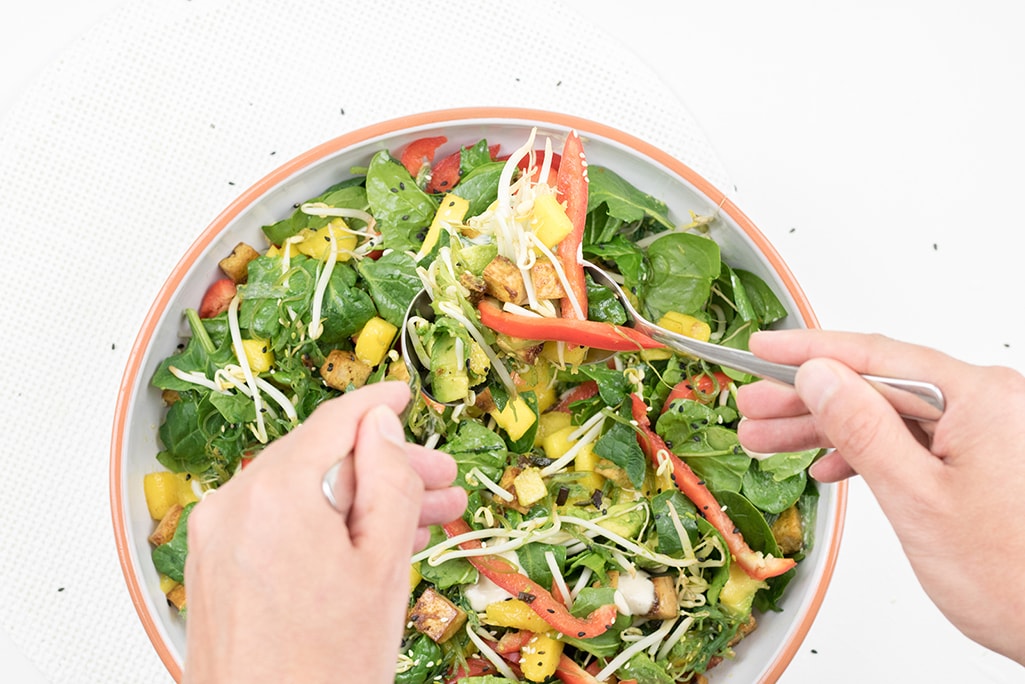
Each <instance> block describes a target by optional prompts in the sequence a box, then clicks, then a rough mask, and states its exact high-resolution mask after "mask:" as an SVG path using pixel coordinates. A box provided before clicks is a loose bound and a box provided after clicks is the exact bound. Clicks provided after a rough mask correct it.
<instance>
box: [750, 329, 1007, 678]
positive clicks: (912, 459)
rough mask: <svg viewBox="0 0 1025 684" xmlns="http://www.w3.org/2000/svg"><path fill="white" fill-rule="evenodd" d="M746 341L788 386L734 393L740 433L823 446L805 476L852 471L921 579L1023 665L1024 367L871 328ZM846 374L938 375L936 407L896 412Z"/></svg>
mask: <svg viewBox="0 0 1025 684" xmlns="http://www.w3.org/2000/svg"><path fill="white" fill-rule="evenodd" d="M750 348H751V351H753V352H754V353H755V354H757V355H758V356H761V357H763V358H765V359H768V360H771V361H777V362H781V363H790V364H795V365H800V366H801V368H800V370H799V371H798V373H797V379H796V382H795V387H793V388H791V387H787V386H784V385H780V384H776V383H773V382H769V381H762V382H757V383H752V384H750V385H746V386H744V387H742V388H741V389H740V390H739V395H738V397H737V404H738V407H739V409H740V411H741V413H742V414H743V415H744V416H745V418H744V420H743V421H742V422H741V425H740V429H739V437H740V440H741V443H742V444H743V445H744V446H745V448H749V449H751V450H752V451H757V452H766V453H771V452H782V451H796V450H802V449H809V448H815V447H831V448H834V450H833V451H831V452H829V453H828V454H827V455H826V456H824V457H823V458H821V459H820V460H819V461H818V462H817V463H815V464H814V466H813V467H812V470H811V474H812V475H813V476H814V477H815V478H816V479H818V480H820V481H824V482H833V481H837V480H841V479H843V478H845V477H848V476H850V475H852V474H859V475H861V477H862V478H863V479H864V480H865V482H866V484H867V485H868V486H869V488H870V489H871V490H872V492H873V494H874V495H875V497H876V500H877V501H878V502H879V505H880V507H881V508H882V510H883V512H884V514H885V515H886V517H887V518H888V519H889V521H890V524H891V525H892V526H893V528H894V531H895V532H896V534H897V537H898V538H899V539H900V541H901V544H902V545H903V548H904V551H905V553H906V554H907V556H908V560H909V561H910V563H911V566H912V568H913V569H914V571H915V574H916V575H917V577H918V580H919V582H921V584H922V587H923V588H924V589H925V591H926V592H927V593H928V595H929V596H930V598H931V599H932V600H933V602H935V603H936V605H937V607H939V609H940V610H941V611H942V612H943V613H944V615H946V616H947V618H948V619H949V620H950V621H951V622H952V623H953V624H954V625H955V626H957V627H958V628H959V629H960V630H961V631H962V632H963V633H964V634H966V635H967V636H968V637H970V638H971V639H973V640H975V641H977V642H979V643H981V644H982V645H984V646H986V647H988V648H991V649H993V650H995V651H997V652H999V653H1002V654H1004V655H1006V656H1008V657H1011V658H1013V659H1015V660H1017V661H1018V662H1019V663H1022V664H1023V665H1025V596H1023V594H1022V592H1021V591H1020V588H1021V587H1022V586H1025V535H1022V534H1018V533H1015V532H1012V530H1011V529H1010V528H1011V527H1012V526H1014V525H1017V524H1018V521H1020V520H1022V519H1025V378H1023V377H1022V375H1021V374H1019V373H1017V372H1015V371H1013V370H1011V369H1007V368H999V367H981V366H975V365H971V364H968V363H964V362H962V361H959V360H956V359H953V358H951V357H949V356H947V355H945V354H943V353H941V352H939V351H936V350H934V349H929V348H926V347H920V346H915V345H911V344H906V343H902V342H898V341H895V340H891V339H888V338H885V337H882V336H879V335H861V334H854V333H836V332H826V331H821V330H788V331H778V332H770V333H758V334H756V335H754V336H752V338H751V343H750ZM857 373H871V374H875V375H889V376H895V377H906V378H912V379H916V380H924V381H929V382H932V383H935V384H936V385H938V386H939V387H940V389H941V390H942V391H943V393H944V395H945V398H946V411H945V413H944V414H943V416H942V417H941V418H940V419H939V420H938V421H937V422H936V423H934V424H925V425H921V424H918V423H912V422H906V421H904V420H903V419H902V418H901V417H900V416H899V415H898V414H897V412H896V411H895V410H894V409H893V407H892V406H891V405H890V404H889V403H888V402H887V401H886V400H885V399H883V397H882V396H881V395H880V394H879V393H878V392H876V391H875V390H874V389H872V387H871V386H870V385H869V384H868V383H867V382H865V381H864V379H862V378H861V377H860V376H859V375H858V374H857Z"/></svg>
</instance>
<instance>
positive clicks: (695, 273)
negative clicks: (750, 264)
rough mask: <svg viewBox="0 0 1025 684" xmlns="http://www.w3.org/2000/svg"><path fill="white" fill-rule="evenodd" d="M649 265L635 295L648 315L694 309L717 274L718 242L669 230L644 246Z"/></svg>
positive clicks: (704, 297) (718, 265)
mask: <svg viewBox="0 0 1025 684" xmlns="http://www.w3.org/2000/svg"><path fill="white" fill-rule="evenodd" d="M648 262H649V263H650V264H651V268H650V271H649V272H648V276H647V279H646V280H645V282H644V283H642V285H641V287H640V291H639V292H638V296H639V297H640V300H641V302H642V303H643V305H644V308H645V310H646V311H647V313H648V316H649V317H650V318H651V319H652V320H656V321H657V320H658V319H659V318H661V317H662V316H663V315H665V314H666V313H667V312H669V311H676V312H679V313H684V314H693V313H695V312H698V311H699V310H700V309H701V308H702V307H703V306H704V305H705V302H707V301H708V297H709V295H710V294H711V290H712V283H713V282H714V281H715V279H716V278H718V277H719V268H720V265H721V263H722V262H721V261H720V256H719V245H717V244H716V243H715V242H714V241H713V240H711V239H709V238H706V237H702V236H700V235H694V234H693V233H670V234H668V235H665V236H663V237H660V238H658V239H657V240H655V241H654V242H652V243H651V245H650V246H649V247H648Z"/></svg>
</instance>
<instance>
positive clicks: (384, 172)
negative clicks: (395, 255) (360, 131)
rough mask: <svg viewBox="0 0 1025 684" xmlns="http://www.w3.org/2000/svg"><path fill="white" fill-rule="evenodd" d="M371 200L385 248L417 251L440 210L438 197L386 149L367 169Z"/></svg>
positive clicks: (370, 203) (375, 156)
mask: <svg viewBox="0 0 1025 684" xmlns="http://www.w3.org/2000/svg"><path fill="white" fill-rule="evenodd" d="M367 202H368V203H369V205H370V213H372V214H373V215H374V217H375V218H376V219H377V227H378V230H380V231H381V235H382V237H383V238H384V240H383V242H382V245H383V247H385V248H390V249H394V250H396V251H399V252H405V251H413V252H415V251H416V250H417V249H418V248H419V247H420V244H421V242H422V241H423V238H422V237H418V235H419V234H420V231H422V230H424V229H426V228H428V227H429V226H430V225H431V221H432V220H433V219H434V214H435V212H436V211H437V209H438V204H437V200H435V199H434V198H433V197H431V196H430V195H428V194H427V193H426V192H424V191H423V190H421V189H420V188H419V187H418V186H417V184H416V181H415V180H414V179H413V177H412V176H410V175H409V172H408V171H406V168H405V167H404V166H402V164H401V163H399V162H398V161H397V160H396V159H394V158H393V157H392V156H391V155H390V154H388V152H387V151H386V150H382V151H380V152H378V153H377V154H375V155H374V156H373V158H372V159H371V160H370V167H369V168H368V169H367Z"/></svg>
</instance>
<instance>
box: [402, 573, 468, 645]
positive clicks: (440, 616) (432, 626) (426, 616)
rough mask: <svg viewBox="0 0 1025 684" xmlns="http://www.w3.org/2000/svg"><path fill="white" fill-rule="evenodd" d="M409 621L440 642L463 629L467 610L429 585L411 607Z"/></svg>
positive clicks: (418, 629) (419, 630)
mask: <svg viewBox="0 0 1025 684" xmlns="http://www.w3.org/2000/svg"><path fill="white" fill-rule="evenodd" d="M409 621H410V622H412V623H413V627H414V628H415V629H416V630H417V631H418V632H420V633H421V634H426V635H427V636H428V637H430V638H431V639H432V640H433V641H434V642H435V643H439V644H440V643H444V642H445V641H448V640H449V639H450V638H452V636H453V635H454V634H455V633H456V632H458V631H459V630H460V629H462V627H463V624H465V623H466V611H464V610H463V609H462V608H460V607H459V606H457V605H456V604H454V603H452V602H451V601H449V600H448V599H447V598H445V597H444V596H443V595H442V594H440V593H439V592H438V591H436V590H435V589H434V588H433V587H428V588H427V589H424V592H423V593H422V594H420V598H418V599H417V600H416V603H414V604H413V607H412V608H410V609H409Z"/></svg>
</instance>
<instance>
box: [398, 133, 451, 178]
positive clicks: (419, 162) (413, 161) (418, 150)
mask: <svg viewBox="0 0 1025 684" xmlns="http://www.w3.org/2000/svg"><path fill="white" fill-rule="evenodd" d="M447 142H448V138H446V137H445V136H443V135H437V136H432V137H429V138H420V139H419V140H414V141H413V142H411V143H409V144H408V145H406V149H404V150H402V154H401V155H400V156H399V161H401V162H402V165H403V166H405V167H406V171H409V175H410V176H412V177H413V178H416V174H418V173H420V169H421V167H423V165H424V164H428V165H431V164H434V153H435V152H437V150H438V148H439V147H441V146H442V145H444V144H445V143H447Z"/></svg>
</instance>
